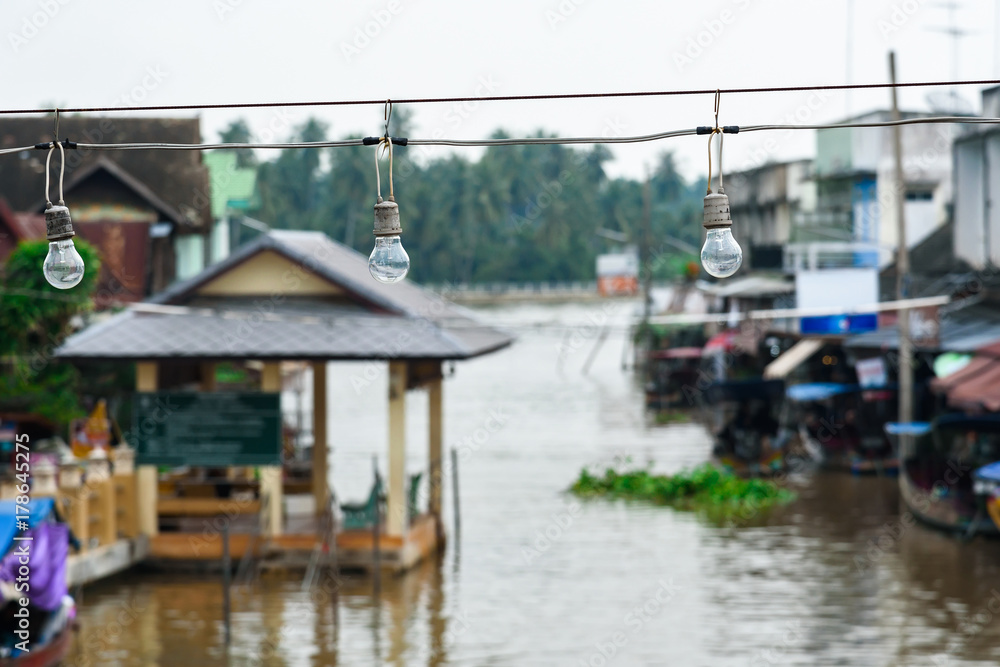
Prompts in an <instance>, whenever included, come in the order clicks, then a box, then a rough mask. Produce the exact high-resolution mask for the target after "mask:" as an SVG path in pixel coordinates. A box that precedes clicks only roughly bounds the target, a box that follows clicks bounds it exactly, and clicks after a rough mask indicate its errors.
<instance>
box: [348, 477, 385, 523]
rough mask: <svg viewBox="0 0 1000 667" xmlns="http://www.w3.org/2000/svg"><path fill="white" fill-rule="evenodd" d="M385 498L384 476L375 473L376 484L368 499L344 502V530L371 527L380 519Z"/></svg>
mask: <svg viewBox="0 0 1000 667" xmlns="http://www.w3.org/2000/svg"><path fill="white" fill-rule="evenodd" d="M383 499H384V493H383V490H382V478H381V477H380V476H379V475H375V484H373V485H372V490H371V493H369V494H368V500H366V501H365V502H363V503H342V504H341V505H340V511H341V512H343V521H342V524H343V528H344V530H362V529H365V528H371V527H372V526H374V525H375V522H376V521H377V520H378V514H377V513H378V512H379V511H380V510H381V506H380V504H381V503H382V501H383Z"/></svg>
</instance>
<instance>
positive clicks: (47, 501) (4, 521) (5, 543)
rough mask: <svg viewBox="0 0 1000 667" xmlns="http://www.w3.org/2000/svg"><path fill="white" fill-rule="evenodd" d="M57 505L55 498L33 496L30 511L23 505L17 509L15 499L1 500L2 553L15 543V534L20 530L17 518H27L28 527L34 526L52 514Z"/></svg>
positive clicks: (29, 503) (0, 536)
mask: <svg viewBox="0 0 1000 667" xmlns="http://www.w3.org/2000/svg"><path fill="white" fill-rule="evenodd" d="M54 507H55V500H54V499H53V498H33V499H31V500H30V501H28V511H27V512H25V511H24V509H23V507H22V509H21V511H20V512H18V510H17V503H15V502H14V501H13V500H0V555H3V554H6V553H7V552H8V551H10V545H11V544H13V543H14V536H15V535H17V533H18V532H19V531H18V529H17V520H18V519H22V520H25V519H26V520H27V522H28V528H34V527H35V526H37V525H38V524H39V523H41V522H42V521H45V520H46V519H48V518H49V516H50V515H51V514H52V509H53V508H54Z"/></svg>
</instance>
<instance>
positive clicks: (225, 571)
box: [222, 522, 232, 647]
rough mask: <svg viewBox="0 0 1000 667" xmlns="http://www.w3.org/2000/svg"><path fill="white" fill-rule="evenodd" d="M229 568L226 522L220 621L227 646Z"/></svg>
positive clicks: (229, 608) (223, 538)
mask: <svg viewBox="0 0 1000 667" xmlns="http://www.w3.org/2000/svg"><path fill="white" fill-rule="evenodd" d="M231 569H232V562H231V559H230V557H229V523H228V522H227V523H226V524H225V525H224V526H223V527H222V622H223V624H224V625H225V632H226V646H227V647H228V646H229V645H230V643H231V642H232V628H231V627H230V619H229V617H230V610H231V609H232V607H231V605H230V601H229V589H230V582H229V577H230V575H231V574H232V572H231Z"/></svg>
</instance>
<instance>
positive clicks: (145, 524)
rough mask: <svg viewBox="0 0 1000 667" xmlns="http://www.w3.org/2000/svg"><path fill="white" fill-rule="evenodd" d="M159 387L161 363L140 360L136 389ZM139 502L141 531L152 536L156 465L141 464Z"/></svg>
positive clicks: (156, 529) (157, 524) (157, 521)
mask: <svg viewBox="0 0 1000 667" xmlns="http://www.w3.org/2000/svg"><path fill="white" fill-rule="evenodd" d="M158 388H159V365H158V364H157V362H155V361H140V362H138V363H136V365H135V390H136V391H137V392H151V391H156V390H157V389H158ZM136 486H137V487H138V488H137V494H136V495H137V496H138V501H139V502H138V504H139V532H140V533H142V534H143V535H147V536H149V537H152V536H154V535H156V534H157V533H159V530H160V519H159V516H158V515H157V513H156V503H157V497H158V496H159V493H160V490H159V479H158V477H157V474H156V466H139V472H138V475H137V481H136Z"/></svg>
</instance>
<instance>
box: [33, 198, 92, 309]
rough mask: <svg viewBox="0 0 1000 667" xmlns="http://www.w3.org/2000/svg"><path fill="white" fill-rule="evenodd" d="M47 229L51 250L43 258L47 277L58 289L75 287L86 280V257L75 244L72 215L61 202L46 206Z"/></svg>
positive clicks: (43, 271) (43, 270) (43, 268)
mask: <svg viewBox="0 0 1000 667" xmlns="http://www.w3.org/2000/svg"><path fill="white" fill-rule="evenodd" d="M45 229H46V232H47V234H46V235H47V237H48V239H49V254H47V255H46V256H45V261H44V262H42V273H43V274H44V275H45V280H47V281H48V283H49V284H50V285H52V286H53V287H55V288H56V289H70V288H71V287H76V286H77V285H79V284H80V281H81V280H83V271H84V266H83V257H80V253H79V252H77V250H76V246H75V245H73V236H74V235H75V234H76V232H74V231H73V219H72V218H71V217H70V215H69V209H68V208H67V207H65V206H62V205H57V206H53V205H51V204H49V206H48V207H47V208H46V209H45Z"/></svg>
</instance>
